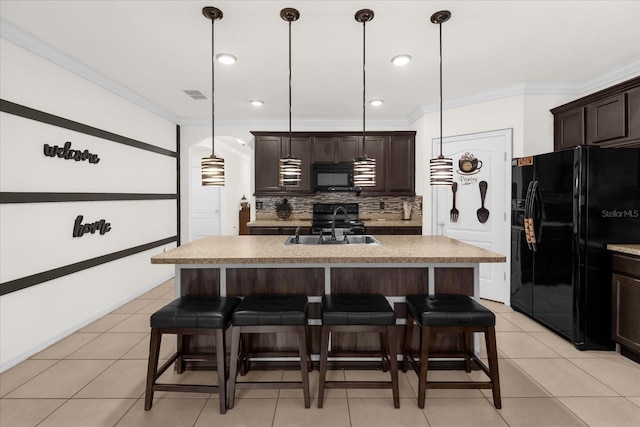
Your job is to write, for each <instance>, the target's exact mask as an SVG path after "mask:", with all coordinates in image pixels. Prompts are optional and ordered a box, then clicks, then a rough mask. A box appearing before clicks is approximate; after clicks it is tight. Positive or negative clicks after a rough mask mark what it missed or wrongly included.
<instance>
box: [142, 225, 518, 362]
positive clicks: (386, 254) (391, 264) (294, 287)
mask: <svg viewBox="0 0 640 427" xmlns="http://www.w3.org/2000/svg"><path fill="white" fill-rule="evenodd" d="M375 237H376V238H377V239H378V240H379V241H380V243H381V244H380V245H285V244H284V242H285V239H286V236H211V237H206V238H203V239H200V240H197V241H194V242H192V243H189V244H186V245H184V246H180V247H177V248H175V249H172V250H170V251H167V252H164V253H162V254H158V255H155V256H153V257H152V258H151V262H152V263H153V264H175V268H176V275H175V286H176V297H177V296H180V295H221V296H245V295H250V294H258V293H303V294H306V295H307V296H308V297H309V302H310V308H309V319H310V320H309V324H310V329H311V335H312V343H311V344H312V345H311V348H312V353H314V355H317V353H319V325H320V320H319V319H320V299H321V297H322V295H323V294H325V293H326V294H329V293H347V292H349V293H365V292H375V293H380V294H383V295H385V296H386V297H387V299H388V300H389V302H390V303H391V304H392V306H393V307H394V309H395V311H396V314H397V318H398V321H397V325H398V326H397V327H398V328H402V329H403V328H404V323H405V322H404V317H405V308H404V299H405V296H406V295H408V294H412V293H420V292H428V293H432V294H433V293H460V294H465V295H474V296H477V295H478V293H479V292H478V291H479V290H478V283H479V265H480V263H494V262H505V261H506V257H505V256H503V255H500V254H497V253H495V252H491V251H488V250H485V249H482V248H479V247H476V246H472V245H469V244H466V243H463V242H460V241H457V240H453V239H449V238H447V237H444V236H400V235H380V236H375ZM398 332H400V334H399V336H400V337H403V336H404V334H403V333H401V332H402V331H398ZM399 341H401V342H400V343H399V345H402V340H399ZM378 343H379V341H378V339H377V337H376V336H371V335H369V336H367V334H357V335H356V334H335V336H334V337H333V338H332V348H333V349H334V350H339V351H355V350H357V351H364V350H376V347H377V346H378V345H379V344H378ZM252 345H253V346H254V348H256V347H257V348H259V349H261V350H264V351H265V352H267V353H268V352H269V351H270V350H276V349H277V350H295V349H297V347H296V340H295V338H292V340H291V341H288V339H287V338H286V337H280V336H278V337H276V336H275V335H274V336H269V335H266V336H265V337H262V336H261V337H259V338H257V339H256V340H255V341H254V342H253V343H252ZM434 345H436V346H437V347H438V348H440V349H453V348H459V347H460V345H461V339H460V338H459V337H457V336H450V335H439V336H437V337H436V339H435V342H434ZM189 346H190V350H193V351H194V352H203V351H210V350H211V346H212V344H211V343H210V342H208V341H197V340H193V341H192V342H190V343H189Z"/></svg>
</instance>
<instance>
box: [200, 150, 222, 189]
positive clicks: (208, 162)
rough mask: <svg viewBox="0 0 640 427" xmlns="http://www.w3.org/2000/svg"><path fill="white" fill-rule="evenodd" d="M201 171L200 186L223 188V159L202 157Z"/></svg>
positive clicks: (213, 156) (212, 156)
mask: <svg viewBox="0 0 640 427" xmlns="http://www.w3.org/2000/svg"><path fill="white" fill-rule="evenodd" d="M200 165H201V169H202V185H206V186H219V187H222V186H224V159H221V158H219V157H216V156H215V155H213V154H212V155H211V156H210V157H204V158H203V159H202V161H201V163H200Z"/></svg>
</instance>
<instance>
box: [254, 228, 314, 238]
mask: <svg viewBox="0 0 640 427" xmlns="http://www.w3.org/2000/svg"><path fill="white" fill-rule="evenodd" d="M249 228H250V229H251V232H250V234H252V235H254V236H264V235H279V234H282V235H285V236H290V235H293V234H295V233H296V228H297V227H290V226H287V227H249ZM300 234H301V235H307V234H311V227H300Z"/></svg>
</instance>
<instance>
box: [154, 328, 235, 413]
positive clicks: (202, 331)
mask: <svg viewBox="0 0 640 427" xmlns="http://www.w3.org/2000/svg"><path fill="white" fill-rule="evenodd" d="M227 328H228V327H227ZM227 328H224V329H222V328H216V329H207V328H193V329H188V328H151V343H150V345H149V365H148V369H147V386H146V393H145V399H144V409H145V410H146V411H148V410H149V409H151V406H152V404H153V393H154V392H155V391H177V392H191V393H218V395H219V398H220V413H221V414H224V413H225V412H227V403H226V399H227V387H226V385H227V378H228V372H227V370H226V364H225V348H226V345H225V341H226V340H225V330H226V329H227ZM163 334H174V335H178V348H177V351H176V352H175V353H174V354H173V355H172V356H171V357H170V358H169V360H167V361H166V362H165V363H164V364H163V365H162V366H161V367H160V369H158V359H159V357H160V344H161V342H162V335H163ZM187 335H214V336H215V340H216V354H215V360H216V366H217V369H218V385H197V384H162V383H160V384H159V383H157V380H158V378H159V377H160V376H161V375H162V374H163V373H164V372H165V371H166V370H167V369H169V367H170V366H171V365H172V364H173V363H174V362H176V370H177V372H178V373H179V374H181V373H182V372H183V371H184V356H185V355H184V353H183V340H184V337H185V336H187ZM188 357H189V359H192V358H193V359H199V360H211V359H213V357H212V355H211V354H189V355H188Z"/></svg>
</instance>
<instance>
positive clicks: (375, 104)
mask: <svg viewBox="0 0 640 427" xmlns="http://www.w3.org/2000/svg"><path fill="white" fill-rule="evenodd" d="M369 104H370V105H371V106H372V107H379V106H381V105H382V104H384V101H383V100H382V99H372V100H371V101H369Z"/></svg>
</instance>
